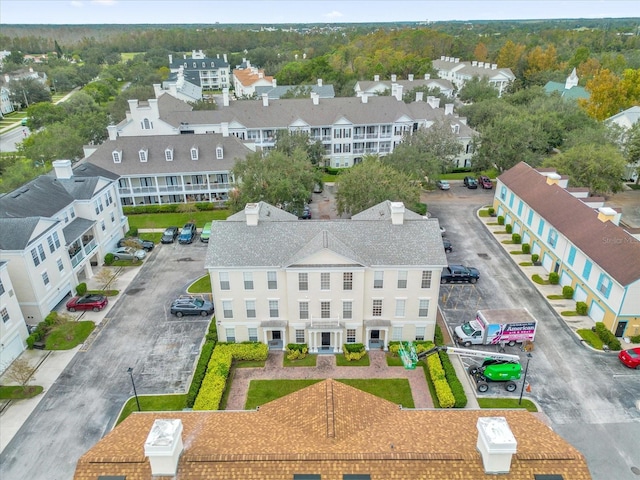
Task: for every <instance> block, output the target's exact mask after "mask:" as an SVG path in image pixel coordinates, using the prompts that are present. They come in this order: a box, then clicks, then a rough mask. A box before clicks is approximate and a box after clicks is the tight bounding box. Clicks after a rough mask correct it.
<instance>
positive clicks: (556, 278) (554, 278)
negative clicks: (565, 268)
mask: <svg viewBox="0 0 640 480" xmlns="http://www.w3.org/2000/svg"><path fill="white" fill-rule="evenodd" d="M549 283H550V284H551V285H558V284H559V283H560V275H558V274H557V273H556V272H551V273H550V274H549Z"/></svg>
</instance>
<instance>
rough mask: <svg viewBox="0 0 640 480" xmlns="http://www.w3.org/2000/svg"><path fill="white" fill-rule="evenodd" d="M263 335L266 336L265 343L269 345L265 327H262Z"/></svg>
mask: <svg viewBox="0 0 640 480" xmlns="http://www.w3.org/2000/svg"><path fill="white" fill-rule="evenodd" d="M262 336H263V338H264V343H265V344H266V345H267V346H269V339H268V338H267V329H266V328H263V329H262Z"/></svg>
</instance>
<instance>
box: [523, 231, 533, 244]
mask: <svg viewBox="0 0 640 480" xmlns="http://www.w3.org/2000/svg"><path fill="white" fill-rule="evenodd" d="M530 242H531V235H529V232H524V233H523V234H522V243H530Z"/></svg>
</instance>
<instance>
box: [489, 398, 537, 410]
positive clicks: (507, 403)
mask: <svg viewBox="0 0 640 480" xmlns="http://www.w3.org/2000/svg"><path fill="white" fill-rule="evenodd" d="M478 405H480V408H526V409H527V411H529V412H537V411H538V408H537V407H536V405H535V403H533V402H532V401H531V400H527V399H526V398H523V399H522V404H518V399H517V398H478Z"/></svg>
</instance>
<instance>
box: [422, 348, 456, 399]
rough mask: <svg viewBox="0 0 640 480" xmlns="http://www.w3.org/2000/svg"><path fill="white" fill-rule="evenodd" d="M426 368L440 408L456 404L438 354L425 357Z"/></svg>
mask: <svg viewBox="0 0 640 480" xmlns="http://www.w3.org/2000/svg"><path fill="white" fill-rule="evenodd" d="M427 368H428V369H429V375H431V381H432V382H433V386H434V387H435V389H436V396H437V397H438V402H439V403H440V407H442V408H451V407H453V406H454V405H455V404H456V399H455V397H454V396H453V392H452V391H451V387H449V382H447V378H446V375H445V373H444V368H442V363H441V362H440V357H439V356H438V355H431V356H430V357H428V358H427Z"/></svg>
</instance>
